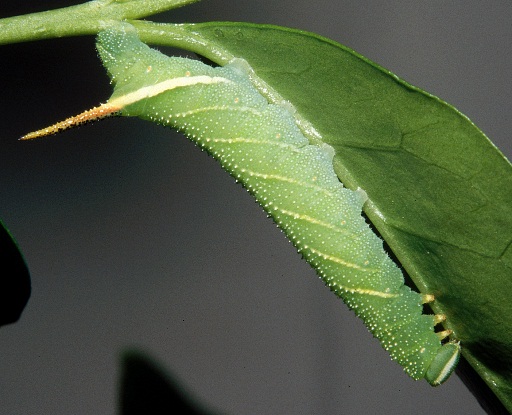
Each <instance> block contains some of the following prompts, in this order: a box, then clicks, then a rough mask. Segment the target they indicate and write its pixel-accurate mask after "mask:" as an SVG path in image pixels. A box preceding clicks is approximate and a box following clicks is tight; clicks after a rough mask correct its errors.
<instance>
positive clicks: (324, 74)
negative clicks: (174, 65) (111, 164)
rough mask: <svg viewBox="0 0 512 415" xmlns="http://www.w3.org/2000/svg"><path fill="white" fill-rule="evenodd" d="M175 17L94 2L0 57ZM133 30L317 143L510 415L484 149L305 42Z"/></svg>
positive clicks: (508, 180) (463, 125) (373, 70)
mask: <svg viewBox="0 0 512 415" xmlns="http://www.w3.org/2000/svg"><path fill="white" fill-rule="evenodd" d="M185 3H187V2H186V1H184V2H179V1H170V2H163V1H135V0H134V1H117V2H116V1H114V2H113V1H97V2H89V3H86V4H84V5H81V6H75V7H71V8H68V9H60V10H57V11H51V12H46V13H40V14H34V15H31V16H30V17H25V16H23V17H14V18H9V19H4V20H2V21H0V29H1V30H0V44H2V43H13V42H20V41H27V40H35V39H42V38H51V37H58V36H72V35H83V34H95V33H97V32H98V31H99V30H101V29H102V28H103V27H105V24H106V23H108V21H109V20H121V19H137V18H141V17H144V16H146V15H149V14H152V13H156V12H159V11H162V10H164V9H170V8H173V7H178V6H179V5H182V4H185ZM134 10H140V13H139V12H134ZM135 25H136V27H137V28H138V29H139V34H140V36H141V38H142V39H143V40H144V41H146V42H153V43H157V44H166V45H172V46H180V47H186V48H188V49H190V50H193V51H197V52H198V53H201V54H202V55H204V56H206V57H208V58H210V59H211V60H213V61H214V62H217V63H219V64H225V63H226V62H227V61H229V60H230V59H231V58H232V57H233V56H237V57H241V58H244V59H245V60H247V61H248V62H249V64H250V65H251V67H252V68H253V69H254V70H255V73H256V75H257V78H255V81H256V83H258V82H259V81H260V80H262V81H263V82H264V83H265V84H266V85H268V86H270V87H271V88H270V90H269V91H270V93H269V95H268V98H269V99H270V100H272V99H273V97H279V98H285V99H287V100H289V101H290V102H291V103H292V104H293V105H294V107H295V108H296V109H297V110H298V114H297V115H298V117H299V118H300V119H301V120H302V121H303V122H304V126H305V131H306V135H308V138H310V139H312V140H317V139H318V138H315V137H316V136H315V135H314V134H313V133H312V132H314V130H316V131H318V132H319V133H320V136H321V137H322V140H324V141H325V142H326V143H328V144H330V145H331V146H332V147H333V148H335V150H336V156H335V160H334V167H335V170H336V172H337V174H338V177H339V178H340V180H341V181H342V182H343V183H345V184H346V185H347V186H348V187H351V188H356V187H361V188H363V189H364V190H365V191H366V192H367V194H368V195H369V198H370V201H371V203H370V204H368V205H367V207H366V210H365V212H366V214H367V215H368V217H369V218H370V219H371V221H372V222H373V224H374V225H375V227H376V228H377V229H378V231H379V232H380V234H381V235H382V236H383V237H384V238H385V240H386V242H387V243H388V244H389V246H390V248H391V249H392V250H393V252H394V254H395V255H396V256H397V258H398V259H399V261H400V263H401V265H402V266H403V267H404V269H405V270H406V271H407V272H408V274H409V275H410V276H411V278H412V279H413V280H414V282H415V284H416V285H417V286H418V288H419V289H420V290H421V291H422V292H428V293H433V294H435V295H436V301H435V304H434V306H433V308H434V309H435V311H436V312H440V313H444V314H446V315H447V318H448V320H447V327H449V328H450V329H452V330H453V331H454V334H455V337H456V338H458V339H460V340H461V342H462V346H463V350H464V356H465V357H466V358H467V359H468V360H469V361H470V363H471V364H472V365H473V367H474V368H475V369H476V370H477V371H478V372H479V373H480V375H481V376H482V378H483V379H484V380H485V381H486V382H487V383H488V385H489V386H490V387H491V388H493V390H494V391H495V393H496V394H497V395H498V396H499V397H500V399H501V400H502V401H503V402H504V403H505V404H506V405H507V406H508V408H509V409H510V408H512V391H511V389H512V378H511V373H512V370H511V369H512V358H511V356H512V350H511V349H512V312H511V311H512V310H511V307H512V306H511V305H510V301H509V298H508V293H510V292H512V287H511V282H510V274H511V270H512V249H511V248H510V229H511V228H512V227H511V225H512V224H511V220H512V219H511V218H512V214H511V213H512V212H511V206H512V203H511V202H512V192H511V191H510V189H511V185H512V169H511V166H510V163H509V162H508V161H507V160H506V159H505V158H504V157H503V155H502V154H501V153H500V152H499V151H498V150H497V149H496V148H495V147H494V146H493V145H492V144H491V143H490V142H489V141H488V140H487V138H486V137H485V136H484V135H483V134H482V133H481V132H480V131H479V130H478V129H477V128H476V127H475V126H474V125H473V124H472V123H471V122H470V121H469V120H467V119H466V118H465V117H464V116H462V115H461V114H460V113H458V112H457V111H456V110H454V109H453V108H452V107H450V106H449V105H447V104H445V103H443V102H441V101H440V100H438V99H437V98H435V97H432V96H430V95H429V94H426V93H424V92H422V91H419V90H418V89H416V88H414V87H412V86H410V85H408V84H406V83H404V82H402V81H400V80H399V79H397V77H396V76H394V75H392V74H390V73H388V72H387V71H385V70H383V69H381V68H379V67H378V66H376V65H375V64H373V63H371V62H368V61H367V60H366V59H364V58H362V57H360V56H358V55H357V54H355V53H353V52H352V51H350V50H348V49H347V48H344V47H342V46H341V45H338V44H336V43H334V42H332V41H329V40H327V39H324V38H321V37H319V36H316V35H313V34H309V33H304V32H300V31H294V30H288V29H283V28H278V27H272V26H264V25H258V26H256V25H249V24H234V23H209V24H201V25H185V26H177V25H168V26H161V25H158V26H157V25H154V24H152V23H140V22H136V23H135ZM309 127H313V129H314V130H312V129H308V128H309ZM308 132H309V134H308Z"/></svg>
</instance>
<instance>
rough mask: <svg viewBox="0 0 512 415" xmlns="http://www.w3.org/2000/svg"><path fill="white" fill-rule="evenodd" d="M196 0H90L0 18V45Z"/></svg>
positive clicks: (83, 30) (92, 30)
mask: <svg viewBox="0 0 512 415" xmlns="http://www.w3.org/2000/svg"><path fill="white" fill-rule="evenodd" d="M194 1H197V0H94V1H89V2H87V3H83V4H79V5H77V6H71V7H65V8H62V9H56V10H49V11H45V12H40V13H32V14H26V15H23V16H15V17H8V18H5V19H0V45H2V44H8V43H18V42H27V41H31V40H40V39H50V38H56V37H67V36H81V35H91V34H96V33H98V32H99V31H100V30H101V29H103V28H105V27H107V26H108V25H109V24H111V23H112V22H113V21H121V20H126V19H139V18H142V17H146V16H149V15H152V14H155V13H160V12H163V11H166V10H170V9H174V8H177V7H180V6H183V5H185V4H188V3H193V2H194Z"/></svg>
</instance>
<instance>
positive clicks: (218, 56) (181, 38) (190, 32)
mask: <svg viewBox="0 0 512 415" xmlns="http://www.w3.org/2000/svg"><path fill="white" fill-rule="evenodd" d="M128 23H130V24H131V25H133V26H135V28H136V29H137V33H138V35H139V37H140V40H142V41H143V42H144V43H150V44H152V45H159V46H171V47H175V48H181V49H185V50H188V51H191V52H195V53H197V54H199V55H201V56H204V57H205V58H208V59H210V60H211V61H213V62H215V63H217V64H219V65H225V64H227V63H228V62H229V61H231V60H232V59H233V58H234V56H233V55H232V54H230V53H228V52H227V51H226V50H225V49H222V48H219V47H217V46H216V45H215V44H213V43H212V42H210V41H207V40H205V39H204V38H203V37H201V36H200V35H199V34H198V33H195V32H194V26H195V25H194V24H171V23H155V22H147V21H140V20H130V21H128Z"/></svg>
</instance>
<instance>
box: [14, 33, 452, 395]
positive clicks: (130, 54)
mask: <svg viewBox="0 0 512 415" xmlns="http://www.w3.org/2000/svg"><path fill="white" fill-rule="evenodd" d="M97 47H98V51H99V54H100V57H101V59H102V61H103V63H104V65H105V67H106V68H107V70H108V72H109V75H110V77H111V79H112V82H113V83H114V92H113V94H112V97H111V98H110V99H109V101H108V102H107V103H106V104H104V105H102V106H100V107H97V108H93V109H92V110H90V111H86V112H84V113H83V114H81V115H79V116H76V117H73V118H72V119H69V120H66V121H63V122H61V123H58V124H55V125H54V126H52V127H49V128H46V129H43V130H40V131H37V132H35V133H31V134H29V135H27V136H25V137H24V138H26V139H29V138H33V137H36V136H40V135H45V134H51V133H55V132H57V131H59V130H61V129H64V128H67V127H69V126H70V124H77V123H81V122H84V121H87V120H89V119H96V118H101V117H104V116H107V115H110V114H121V115H124V116H136V117H140V118H143V119H147V120H150V121H153V122H157V123H159V124H162V125H166V126H172V127H174V128H177V129H178V130H180V131H182V132H183V133H185V134H186V135H187V136H188V137H189V138H190V139H191V140H193V141H194V142H195V143H197V145H199V146H200V147H201V148H203V149H205V150H206V151H207V152H208V153H210V154H211V155H212V156H213V157H215V158H216V159H217V160H219V162H220V163H221V164H222V166H223V168H224V169H226V170H227V171H229V173H230V174H231V175H233V176H234V177H235V179H236V180H237V181H239V182H241V183H242V184H243V185H244V186H245V187H246V188H247V189H248V190H249V192H250V193H251V194H253V195H254V197H255V198H256V199H257V201H258V202H259V203H260V204H261V206H262V207H263V208H264V209H265V210H266V211H267V212H268V214H269V215H270V216H272V218H273V219H274V220H275V222H276V223H277V224H278V225H279V226H280V227H281V229H283V231H284V232H285V233H286V235H287V236H288V237H289V238H290V239H291V240H292V241H293V243H294V244H295V246H296V247H297V249H298V251H299V252H300V253H301V254H302V256H303V257H304V258H305V259H306V260H307V261H308V262H309V263H310V264H311V265H312V266H313V267H314V268H315V270H316V271H317V272H318V274H319V275H320V277H321V278H322V279H323V280H324V281H325V283H326V284H327V285H328V286H329V287H330V289H331V290H333V291H334V292H335V293H336V294H337V295H338V296H340V297H341V298H342V299H343V300H344V301H345V303H346V304H347V305H348V306H349V307H350V308H351V309H353V310H354V311H355V313H356V314H357V315H358V316H359V317H361V318H362V319H363V320H364V322H365V324H366V326H367V327H368V329H369V330H370V331H371V332H372V333H373V335H374V336H375V337H376V338H378V339H379V340H380V342H381V344H382V345H383V347H384V348H385V349H386V350H388V351H389V353H390V355H391V357H392V359H394V360H396V361H397V362H398V363H399V364H400V365H402V366H403V367H404V370H405V371H406V372H407V373H408V374H409V375H410V376H411V377H412V378H414V379H421V378H425V379H426V380H427V381H428V382H429V383H430V384H432V385H439V384H441V383H442V382H444V381H445V380H446V379H447V378H448V377H449V376H450V374H451V373H452V371H453V370H454V368H455V366H456V364H457V362H458V358H459V354H460V345H459V343H457V342H455V341H451V342H448V343H445V344H442V343H441V339H442V338H444V337H446V336H448V335H449V334H450V332H449V331H444V332H441V333H435V332H434V326H435V325H436V324H438V323H439V322H441V321H443V320H444V317H443V316H434V315H425V314H423V313H422V309H423V303H424V302H428V301H432V300H433V297H432V296H422V295H420V294H418V293H417V292H414V291H412V290H411V289H410V288H408V287H407V286H405V285H404V278H403V275H402V273H401V271H400V270H399V268H398V267H397V266H396V265H395V264H394V262H393V261H392V260H391V259H390V258H389V256H388V255H387V254H386V252H385V251H384V249H383V246H382V241H381V240H380V239H379V238H378V237H377V236H376V235H375V234H374V233H373V232H372V231H371V229H370V228H369V226H368V224H367V223H366V222H365V220H364V218H363V217H362V216H361V211H362V207H363V204H364V202H365V199H366V195H365V193H364V192H363V191H352V190H349V189H346V188H344V187H343V185H342V184H341V183H340V182H339V180H338V178H337V176H336V174H335V172H334V170H333V165H332V158H333V150H332V148H331V147H329V146H327V145H326V146H324V147H322V146H317V145H311V144H310V143H309V142H308V140H307V139H306V138H305V136H304V135H303V134H302V132H301V130H300V129H299V128H298V126H297V124H296V122H295V118H294V116H293V114H292V112H291V111H290V108H289V107H287V106H286V105H276V104H270V103H269V102H268V101H267V100H266V99H265V98H264V97H263V96H262V95H261V94H260V93H259V92H258V91H257V90H256V89H255V87H254V86H253V85H252V83H251V81H250V79H249V76H248V74H247V70H246V69H244V65H243V64H241V63H240V61H235V62H234V63H232V64H229V65H227V66H225V67H220V68H212V67H210V66H207V65H205V64H203V63H201V62H198V61H194V60H190V59H184V58H177V57H168V56H165V55H163V54H161V53H160V52H158V51H156V50H153V49H150V48H149V47H148V46H147V45H145V44H144V43H142V42H141V41H140V40H139V39H138V37H137V34H136V32H135V30H134V29H133V28H131V27H130V26H128V25H125V26H122V27H118V28H115V29H109V30H106V31H104V32H102V33H100V34H99V36H98V46H97ZM425 298H426V299H425Z"/></svg>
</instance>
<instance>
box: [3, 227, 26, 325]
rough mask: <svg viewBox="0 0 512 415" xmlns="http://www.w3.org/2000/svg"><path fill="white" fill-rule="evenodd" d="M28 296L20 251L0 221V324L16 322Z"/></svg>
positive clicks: (23, 262) (24, 266)
mask: <svg viewBox="0 0 512 415" xmlns="http://www.w3.org/2000/svg"><path fill="white" fill-rule="evenodd" d="M29 297H30V274H29V273H28V269H27V266H26V265H25V261H24V260H23V257H22V255H21V252H20V251H19V249H18V246H17V245H16V242H14V239H13V238H12V236H11V235H10V234H9V232H8V231H7V229H5V227H4V226H3V224H2V222H0V326H3V325H6V324H11V323H14V322H16V321H17V320H18V319H19V318H20V315H21V313H22V311H23V309H24V308H25V305H26V304H27V301H28V299H29Z"/></svg>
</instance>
